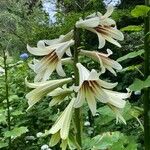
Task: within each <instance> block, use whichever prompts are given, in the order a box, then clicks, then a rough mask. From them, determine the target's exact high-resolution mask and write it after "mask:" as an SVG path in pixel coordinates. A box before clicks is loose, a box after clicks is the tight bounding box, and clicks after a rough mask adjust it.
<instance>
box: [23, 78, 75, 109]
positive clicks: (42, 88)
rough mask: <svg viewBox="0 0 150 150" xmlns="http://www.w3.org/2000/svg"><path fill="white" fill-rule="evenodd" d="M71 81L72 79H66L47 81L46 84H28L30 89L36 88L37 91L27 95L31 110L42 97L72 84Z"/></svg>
mask: <svg viewBox="0 0 150 150" xmlns="http://www.w3.org/2000/svg"><path fill="white" fill-rule="evenodd" d="M71 80H72V79H71V78H66V79H60V80H52V81H46V82H44V83H43V82H41V83H27V85H28V86H29V87H32V88H33V87H36V89H34V90H32V91H31V92H29V93H28V94H27V95H26V98H27V99H28V104H29V108H31V107H32V106H33V105H34V104H36V103H37V102H38V101H40V100H41V98H42V97H44V96H46V95H47V94H48V93H50V92H51V91H53V90H54V89H56V88H58V87H59V86H62V85H64V84H66V83H68V82H70V81H71ZM38 84H39V86H38ZM29 108H28V109H29Z"/></svg>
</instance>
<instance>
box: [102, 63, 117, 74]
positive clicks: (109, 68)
mask: <svg viewBox="0 0 150 150" xmlns="http://www.w3.org/2000/svg"><path fill="white" fill-rule="evenodd" d="M105 68H106V69H107V70H109V71H110V72H111V73H112V74H113V75H114V76H117V74H116V72H115V70H114V69H113V68H112V67H111V66H108V65H105Z"/></svg>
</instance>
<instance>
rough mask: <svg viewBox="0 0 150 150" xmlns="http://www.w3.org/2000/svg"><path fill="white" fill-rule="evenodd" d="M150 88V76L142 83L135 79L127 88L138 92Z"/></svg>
mask: <svg viewBox="0 0 150 150" xmlns="http://www.w3.org/2000/svg"><path fill="white" fill-rule="evenodd" d="M147 87H150V76H148V78H147V79H146V80H145V81H142V80H140V79H135V81H134V82H133V84H131V85H130V86H129V89H130V90H131V91H140V90H142V89H144V88H147Z"/></svg>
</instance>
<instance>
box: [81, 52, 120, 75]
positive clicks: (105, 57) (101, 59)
mask: <svg viewBox="0 0 150 150" xmlns="http://www.w3.org/2000/svg"><path fill="white" fill-rule="evenodd" d="M80 54H81V55H85V56H87V57H90V58H92V59H94V60H95V61H97V62H98V63H100V67H101V73H104V72H105V71H106V69H107V70H109V71H110V72H111V73H113V74H114V75H115V76H116V75H117V74H116V72H115V70H114V69H116V70H121V69H122V66H121V65H120V64H119V63H118V62H117V61H114V60H112V59H110V58H109V56H110V55H111V54H112V51H111V50H110V49H107V54H105V53H100V52H98V51H86V50H81V51H80Z"/></svg>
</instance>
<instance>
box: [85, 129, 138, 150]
mask: <svg viewBox="0 0 150 150" xmlns="http://www.w3.org/2000/svg"><path fill="white" fill-rule="evenodd" d="M88 147H89V149H91V150H104V149H111V150H116V149H118V150H129V149H130V150H137V144H136V142H135V139H134V138H133V137H128V136H125V135H124V134H123V133H120V132H118V131H116V132H105V133H102V134H100V135H97V136H95V137H94V138H92V139H91V140H90V142H89V145H88Z"/></svg>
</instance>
